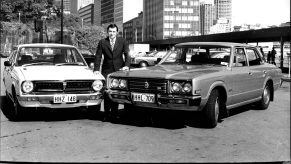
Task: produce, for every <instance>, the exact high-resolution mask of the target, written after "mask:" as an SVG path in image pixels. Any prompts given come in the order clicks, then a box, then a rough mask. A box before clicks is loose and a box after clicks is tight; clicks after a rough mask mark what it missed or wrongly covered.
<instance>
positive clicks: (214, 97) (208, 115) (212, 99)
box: [203, 89, 221, 128]
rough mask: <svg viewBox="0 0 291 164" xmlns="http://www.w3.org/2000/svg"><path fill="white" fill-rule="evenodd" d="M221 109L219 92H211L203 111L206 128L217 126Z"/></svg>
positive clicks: (215, 90)
mask: <svg viewBox="0 0 291 164" xmlns="http://www.w3.org/2000/svg"><path fill="white" fill-rule="evenodd" d="M220 107H221V102H220V97H219V92H218V90H217V89H214V90H212V91H211V93H210V96H209V99H208V101H207V103H206V106H205V108H204V110H203V112H204V116H205V125H206V127H208V128H214V127H216V126H217V122H218V116H219V111H220Z"/></svg>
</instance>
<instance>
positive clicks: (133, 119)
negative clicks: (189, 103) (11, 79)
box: [0, 96, 255, 129]
mask: <svg viewBox="0 0 291 164" xmlns="http://www.w3.org/2000/svg"><path fill="white" fill-rule="evenodd" d="M0 98H1V101H0V103H1V104H3V101H5V99H4V96H1V97H0ZM6 108H7V107H6ZM9 109H10V110H11V109H12V107H9ZM254 109H255V108H254V107H252V106H250V105H248V106H243V107H240V108H236V109H233V110H231V111H230V112H229V116H233V115H237V114H240V113H242V112H246V111H248V110H254ZM1 110H2V113H4V115H5V111H4V110H3V107H2V105H1ZM118 115H119V116H120V119H119V120H118V121H117V122H115V124H121V125H122V124H123V125H130V126H138V127H155V128H165V129H181V128H185V127H187V126H190V127H195V128H206V127H204V120H203V115H202V113H200V112H189V111H174V110H162V109H154V110H153V109H148V108H140V107H135V108H134V109H131V108H130V109H119V113H118ZM103 118H104V112H103V111H100V112H99V115H98V116H94V117H92V116H90V115H88V114H87V112H86V109H85V108H64V109H48V108H38V109H36V110H33V111H27V112H26V115H25V119H24V120H21V121H66V120H80V119H91V120H96V121H103ZM225 119H227V118H223V119H220V120H219V123H221V122H223V120H225ZM219 123H218V124H219Z"/></svg>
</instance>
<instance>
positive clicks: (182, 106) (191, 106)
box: [106, 90, 201, 111]
mask: <svg viewBox="0 0 291 164" xmlns="http://www.w3.org/2000/svg"><path fill="white" fill-rule="evenodd" d="M106 92H107V94H108V95H109V98H110V99H111V100H112V101H114V102H117V103H120V104H132V105H135V106H140V107H148V108H159V109H172V110H184V111H199V110H201V108H200V104H201V96H199V95H197V96H186V95H163V94H155V102H154V103H147V102H135V101H133V99H132V94H131V92H127V91H116V90H107V91H106Z"/></svg>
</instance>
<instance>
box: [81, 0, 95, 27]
mask: <svg viewBox="0 0 291 164" xmlns="http://www.w3.org/2000/svg"><path fill="white" fill-rule="evenodd" d="M78 13H79V16H80V17H81V19H82V25H93V24H94V4H89V5H87V6H84V7H82V8H80V9H79V11H78Z"/></svg>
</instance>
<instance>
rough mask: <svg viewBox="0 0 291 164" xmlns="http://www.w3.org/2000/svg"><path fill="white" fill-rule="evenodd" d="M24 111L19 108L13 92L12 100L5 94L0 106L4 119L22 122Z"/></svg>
mask: <svg viewBox="0 0 291 164" xmlns="http://www.w3.org/2000/svg"><path fill="white" fill-rule="evenodd" d="M25 110H26V108H24V107H22V106H20V104H19V102H18V100H17V97H16V94H15V92H14V93H13V100H11V98H10V97H9V96H8V94H7V92H6V96H5V98H4V101H3V104H2V111H3V114H4V115H5V116H6V118H7V119H8V120H10V121H22V120H24V119H25V115H24V114H25Z"/></svg>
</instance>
